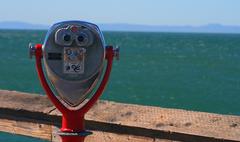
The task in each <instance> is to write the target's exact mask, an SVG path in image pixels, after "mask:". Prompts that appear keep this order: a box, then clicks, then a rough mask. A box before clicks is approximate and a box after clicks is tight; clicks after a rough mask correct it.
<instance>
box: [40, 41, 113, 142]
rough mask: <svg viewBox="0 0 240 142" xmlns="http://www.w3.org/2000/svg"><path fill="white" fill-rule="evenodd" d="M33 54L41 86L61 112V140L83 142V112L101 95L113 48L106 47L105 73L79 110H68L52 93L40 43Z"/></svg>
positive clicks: (87, 133) (64, 141)
mask: <svg viewBox="0 0 240 142" xmlns="http://www.w3.org/2000/svg"><path fill="white" fill-rule="evenodd" d="M35 49H36V51H35V55H36V69H37V72H38V77H39V79H40V82H41V85H42V86H43V88H44V90H45V92H46V94H47V96H48V98H49V99H50V100H51V101H52V103H53V104H54V105H55V106H56V108H57V109H58V110H59V111H60V112H61V113H62V128H61V132H60V133H59V134H60V136H61V138H62V142H84V139H85V137H86V136H87V135H89V134H90V133H89V132H86V131H85V126H84V115H85V113H86V112H87V111H88V110H89V109H90V108H91V107H92V106H93V105H94V103H95V102H96V101H97V100H98V98H99V97H100V96H101V94H102V92H103V90H104V88H105V86H106V84H107V82H108V79H109V76H110V73H111V69H112V61H113V57H114V51H113V48H112V47H111V46H110V47H108V48H107V49H106V60H107V67H106V70H105V74H104V76H103V79H102V81H101V84H100V86H99V88H98V89H97V91H96V93H95V94H94V95H93V97H92V98H91V99H90V100H89V101H88V102H87V103H86V104H85V105H84V106H83V107H82V108H81V109H79V110H75V111H73V110H69V109H67V108H66V107H65V106H64V105H63V104H62V103H61V102H60V101H59V100H58V99H57V98H56V96H55V95H54V94H53V92H52V90H51V88H50V87H49V85H48V83H47V81H46V78H45V76H44V72H43V69H42V61H41V59H42V45H41V44H36V45H35Z"/></svg>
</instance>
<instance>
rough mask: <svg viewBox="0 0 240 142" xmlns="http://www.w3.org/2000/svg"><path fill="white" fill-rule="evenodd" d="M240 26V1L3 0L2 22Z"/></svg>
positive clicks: (0, 9) (1, 8) (0, 12)
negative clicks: (76, 21) (81, 21)
mask: <svg viewBox="0 0 240 142" xmlns="http://www.w3.org/2000/svg"><path fill="white" fill-rule="evenodd" d="M64 20H83V21H88V22H93V23H127V24H140V25H171V26H173V25H181V26H183V25H192V26H199V25H205V24H223V25H240V0H118V1H116V0H95V1H94V0H2V1H1V5H0V21H21V22H28V23H33V24H44V25H49V24H53V23H56V22H59V21H64Z"/></svg>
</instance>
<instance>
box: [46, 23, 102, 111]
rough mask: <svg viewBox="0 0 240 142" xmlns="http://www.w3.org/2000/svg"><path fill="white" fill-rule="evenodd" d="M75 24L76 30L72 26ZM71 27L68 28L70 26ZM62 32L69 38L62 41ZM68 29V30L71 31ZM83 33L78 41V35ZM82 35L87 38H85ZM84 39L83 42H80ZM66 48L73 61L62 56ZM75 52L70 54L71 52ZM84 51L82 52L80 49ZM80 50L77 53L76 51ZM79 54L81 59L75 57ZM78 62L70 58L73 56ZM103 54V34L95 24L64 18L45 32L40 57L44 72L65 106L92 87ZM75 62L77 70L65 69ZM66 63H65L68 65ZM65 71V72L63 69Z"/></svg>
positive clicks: (80, 98)
mask: <svg viewBox="0 0 240 142" xmlns="http://www.w3.org/2000/svg"><path fill="white" fill-rule="evenodd" d="M73 27H74V28H75V27H77V31H75V30H74V29H73ZM71 28H72V29H73V30H74V31H71V30H72V29H71ZM64 32H65V33H69V32H70V35H71V38H72V39H71V40H70V42H68V43H66V44H64V41H61V40H64V37H63V38H61V36H62V35H63V36H64ZM71 32H72V33H71ZM79 35H84V40H83V42H82V44H79V42H78V39H77V38H78V36H79ZM86 38H89V39H87V40H85V39H86ZM84 42H86V43H84ZM68 49H70V50H71V55H72V56H73V61H72V62H73V64H72V63H71V62H70V61H69V62H68V59H66V57H69V58H70V57H72V56H70V55H69V56H68V54H67V53H66V51H67V50H68ZM75 51H76V54H79V55H78V56H77V55H74V54H73V53H75ZM81 51H84V52H81ZM78 52H81V53H78ZM80 54H81V55H82V56H83V57H82V58H81V60H80V59H79V60H78V58H77V57H80ZM75 58H76V60H77V61H78V62H76V63H75V62H74V60H75ZM104 58H105V43H104V38H103V35H102V33H101V31H100V30H99V28H98V27H97V25H95V24H92V23H88V22H83V21H65V22H60V23H56V24H54V25H53V26H52V27H51V28H50V30H49V31H48V33H47V36H46V38H45V41H44V44H43V59H44V66H45V69H46V73H47V75H48V79H49V81H50V82H51V84H52V85H53V86H54V89H55V90H56V92H57V94H58V95H59V97H60V98H61V100H63V101H64V102H65V103H66V104H67V105H68V106H69V107H77V106H79V105H80V104H81V103H82V102H83V101H84V100H85V99H86V97H87V96H88V94H89V93H90V92H91V91H92V89H93V87H94V86H95V85H96V84H97V81H98V79H99V77H100V75H101V73H102V70H103V60H104ZM77 63H78V64H79V67H80V70H78V72H74V71H75V70H71V71H70V70H66V69H65V67H71V66H75V64H76V65H78V64H77ZM68 64H69V66H68ZM66 71H68V72H66Z"/></svg>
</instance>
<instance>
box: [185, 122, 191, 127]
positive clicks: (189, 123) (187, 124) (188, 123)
mask: <svg viewBox="0 0 240 142" xmlns="http://www.w3.org/2000/svg"><path fill="white" fill-rule="evenodd" d="M191 125H192V123H191V122H187V123H185V124H184V126H186V127H189V126H191Z"/></svg>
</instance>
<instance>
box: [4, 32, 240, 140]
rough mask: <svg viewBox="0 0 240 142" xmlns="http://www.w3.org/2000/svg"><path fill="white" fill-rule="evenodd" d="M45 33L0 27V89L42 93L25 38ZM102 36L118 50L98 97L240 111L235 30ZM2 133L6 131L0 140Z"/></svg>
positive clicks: (38, 39)
mask: <svg viewBox="0 0 240 142" xmlns="http://www.w3.org/2000/svg"><path fill="white" fill-rule="evenodd" d="M45 34H46V31H34V30H32V31H21V30H1V31H0V58H1V60H0V89H7V90H18V91H23V92H30V93H40V94H44V91H43V89H42V88H41V86H40V83H39V81H38V78H37V74H36V71H35V67H34V63H35V62H34V60H33V59H32V60H30V59H29V58H28V43H29V42H33V43H42V42H43V40H44V36H45ZM104 37H105V40H106V43H107V44H112V45H119V46H120V47H121V53H120V60H119V61H114V65H113V70H112V74H111V79H110V81H109V84H108V86H107V89H106V90H105V92H104V94H103V96H102V97H101V99H105V100H111V101H116V102H123V103H134V104H142V105H151V106H160V107H166V108H180V109H186V110H194V111H204V112H212V113H220V114H233V115H240V95H239V93H240V34H204V33H198V34H196V33H144V32H142V33H140V32H104ZM2 135H7V134H5V133H4V134H1V135H0V141H2V138H3V137H2ZM9 137H10V136H9ZM13 141H14V140H13ZM29 141H30V140H29ZM33 141H34V140H33Z"/></svg>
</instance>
